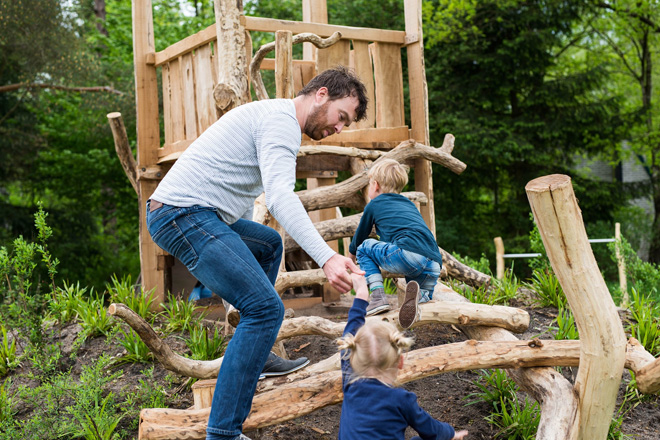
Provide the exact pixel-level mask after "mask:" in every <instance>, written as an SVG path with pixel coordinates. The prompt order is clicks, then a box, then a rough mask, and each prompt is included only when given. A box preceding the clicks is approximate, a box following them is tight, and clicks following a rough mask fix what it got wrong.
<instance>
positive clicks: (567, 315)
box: [550, 307, 580, 340]
mask: <svg viewBox="0 0 660 440" xmlns="http://www.w3.org/2000/svg"><path fill="white" fill-rule="evenodd" d="M555 322H556V323H557V327H550V328H551V329H553V330H555V339H557V340H562V339H573V340H576V339H580V334H579V333H578V329H577V326H576V325H575V317H574V316H573V313H572V312H571V309H569V308H568V307H561V308H560V309H559V312H558V313H557V318H556V320H555Z"/></svg>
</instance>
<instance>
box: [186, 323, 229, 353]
mask: <svg viewBox="0 0 660 440" xmlns="http://www.w3.org/2000/svg"><path fill="white" fill-rule="evenodd" d="M188 330H189V331H190V338H189V339H188V340H186V345H187V346H188V348H189V349H190V357H191V358H193V359H196V360H200V361H208V360H213V359H217V358H218V357H220V355H221V354H222V353H223V351H224V345H225V339H224V337H222V335H220V333H219V331H218V329H217V328H215V329H214V330H215V331H214V333H213V334H212V335H209V333H210V332H209V330H208V329H207V328H206V327H204V326H192V327H189V328H188Z"/></svg>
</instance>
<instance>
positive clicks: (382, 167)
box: [368, 159, 410, 194]
mask: <svg viewBox="0 0 660 440" xmlns="http://www.w3.org/2000/svg"><path fill="white" fill-rule="evenodd" d="M409 169H410V168H408V166H407V165H403V164H400V163H399V162H397V161H396V160H394V159H382V160H379V161H378V162H376V163H375V164H374V166H372V167H371V168H370V169H369V174H368V175H369V179H371V180H375V181H376V182H378V185H380V191H381V193H397V194H398V193H400V192H401V190H402V189H403V187H404V186H406V184H407V183H408V170H409Z"/></svg>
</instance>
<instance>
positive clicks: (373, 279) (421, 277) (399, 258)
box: [356, 238, 440, 302]
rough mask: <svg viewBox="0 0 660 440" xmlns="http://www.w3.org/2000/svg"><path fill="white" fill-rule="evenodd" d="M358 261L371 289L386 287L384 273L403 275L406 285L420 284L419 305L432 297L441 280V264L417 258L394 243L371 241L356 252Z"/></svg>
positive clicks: (368, 240) (367, 241)
mask: <svg viewBox="0 0 660 440" xmlns="http://www.w3.org/2000/svg"><path fill="white" fill-rule="evenodd" d="M356 257H357V260H358V263H359V264H360V269H362V270H363V271H365V277H366V278H367V283H368V284H369V288H370V289H372V290H373V287H374V286H376V287H380V286H382V285H383V276H382V275H381V273H380V271H381V269H384V270H386V271H388V272H391V273H398V274H402V275H404V276H405V277H406V282H410V281H417V283H418V284H419V290H420V302H426V301H428V300H430V299H431V298H432V297H433V289H434V288H435V285H436V284H437V282H438V277H439V276H440V264H438V262H436V261H433V260H431V259H430V258H427V257H424V256H423V255H419V254H416V253H414V252H409V251H406V250H403V249H400V248H399V247H397V246H396V245H394V244H392V243H386V242H384V241H378V240H374V239H373V238H368V239H366V240H364V242H362V244H361V245H360V246H359V247H358V248H357V253H356Z"/></svg>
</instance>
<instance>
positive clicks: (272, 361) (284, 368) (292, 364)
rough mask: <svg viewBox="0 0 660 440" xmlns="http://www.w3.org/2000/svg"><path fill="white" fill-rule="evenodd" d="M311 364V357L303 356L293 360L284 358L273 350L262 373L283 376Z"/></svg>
mask: <svg viewBox="0 0 660 440" xmlns="http://www.w3.org/2000/svg"><path fill="white" fill-rule="evenodd" d="M307 364H309V359H307V358H306V357H301V358H300V359H296V360H293V361H290V360H287V359H282V358H281V357H279V356H277V355H276V354H275V353H273V352H272V351H271V352H270V354H269V355H268V360H267V361H266V365H264V369H263V370H262V372H261V374H262V375H264V376H269V377H270V376H283V375H285V374H289V373H293V372H294V371H297V370H300V369H301V368H303V367H305V366H307Z"/></svg>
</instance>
